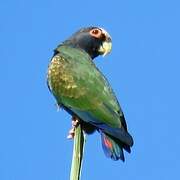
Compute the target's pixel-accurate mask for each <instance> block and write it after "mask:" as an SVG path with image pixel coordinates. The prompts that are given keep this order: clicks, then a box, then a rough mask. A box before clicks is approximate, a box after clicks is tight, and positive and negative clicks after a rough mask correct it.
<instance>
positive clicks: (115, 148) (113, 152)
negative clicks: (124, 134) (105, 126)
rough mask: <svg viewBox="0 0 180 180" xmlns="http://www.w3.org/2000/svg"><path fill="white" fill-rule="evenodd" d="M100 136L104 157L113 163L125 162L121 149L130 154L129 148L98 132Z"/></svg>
mask: <svg viewBox="0 0 180 180" xmlns="http://www.w3.org/2000/svg"><path fill="white" fill-rule="evenodd" d="M100 134H101V139H102V147H103V150H104V153H105V155H106V156H107V157H109V158H111V159H113V160H115V161H117V160H119V159H121V160H122V161H125V158H124V152H123V149H125V150H126V151H127V152H129V153H130V152H131V149H130V146H128V145H126V144H124V143H122V142H121V141H120V140H118V139H115V138H114V137H112V136H110V135H108V134H105V133H104V132H102V131H100Z"/></svg>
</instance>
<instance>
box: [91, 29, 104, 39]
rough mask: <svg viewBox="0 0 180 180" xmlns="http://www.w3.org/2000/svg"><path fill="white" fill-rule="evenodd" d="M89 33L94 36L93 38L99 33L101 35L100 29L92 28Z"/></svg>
mask: <svg viewBox="0 0 180 180" xmlns="http://www.w3.org/2000/svg"><path fill="white" fill-rule="evenodd" d="M90 35H91V36H93V37H95V38H100V37H101V35H102V32H101V30H100V29H92V30H91V31H90Z"/></svg>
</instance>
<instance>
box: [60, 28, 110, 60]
mask: <svg viewBox="0 0 180 180" xmlns="http://www.w3.org/2000/svg"><path fill="white" fill-rule="evenodd" d="M62 45H68V46H71V47H75V48H80V49H83V50H84V51H86V52H87V53H88V54H89V55H90V56H91V58H92V59H93V58H95V57H97V56H98V55H103V56H105V55H107V54H108V53H109V52H110V51H111V48H112V40H111V37H110V35H109V34H108V32H107V31H105V30H104V29H103V28H99V27H87V28H82V29H80V30H79V31H77V32H76V33H74V34H73V35H72V36H71V37H70V38H69V39H67V40H66V41H64V42H63V43H62Z"/></svg>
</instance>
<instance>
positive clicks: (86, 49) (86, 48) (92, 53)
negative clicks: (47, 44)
mask: <svg viewBox="0 0 180 180" xmlns="http://www.w3.org/2000/svg"><path fill="white" fill-rule="evenodd" d="M61 46H68V47H72V48H77V49H80V50H81V51H84V52H86V53H87V54H88V55H89V56H90V57H91V58H92V60H93V59H94V58H95V57H97V56H98V54H97V53H96V52H95V50H94V49H93V48H91V47H89V46H88V45H86V46H85V45H84V44H81V43H74V42H72V41H71V40H66V41H64V42H63V43H62V44H60V45H59V46H58V47H57V48H56V49H55V50H54V53H55V54H57V53H58V52H59V51H60V47H61Z"/></svg>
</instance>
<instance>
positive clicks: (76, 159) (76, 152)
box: [70, 124, 85, 180]
mask: <svg viewBox="0 0 180 180" xmlns="http://www.w3.org/2000/svg"><path fill="white" fill-rule="evenodd" d="M84 143H85V137H84V133H83V130H82V128H81V124H79V125H78V127H76V128H75V136H74V147H73V157H72V164H71V175H70V180H80V177H81V166H82V159H83V153H84Z"/></svg>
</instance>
